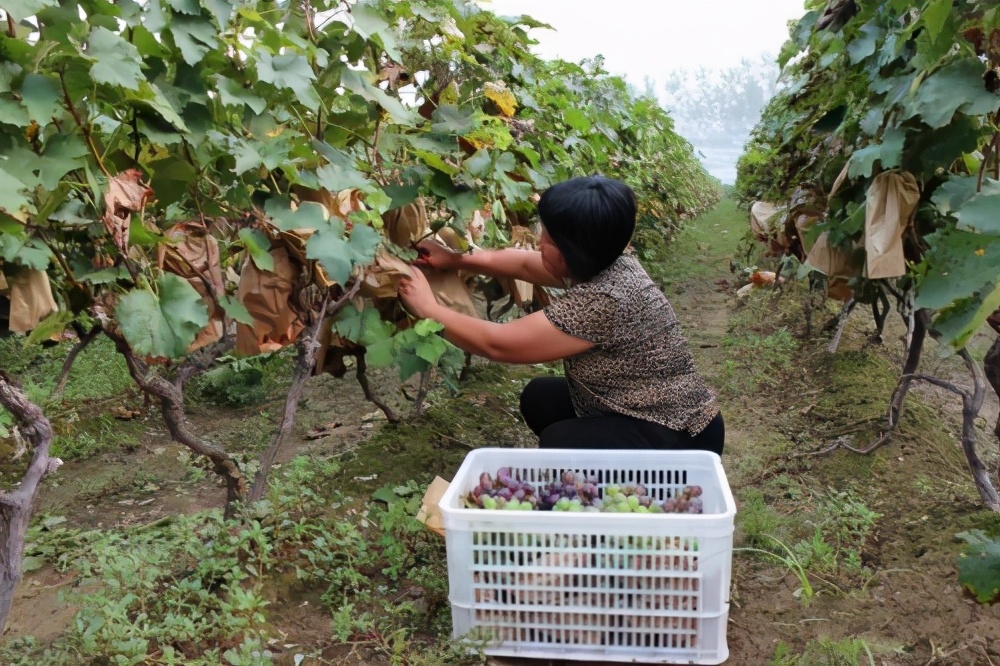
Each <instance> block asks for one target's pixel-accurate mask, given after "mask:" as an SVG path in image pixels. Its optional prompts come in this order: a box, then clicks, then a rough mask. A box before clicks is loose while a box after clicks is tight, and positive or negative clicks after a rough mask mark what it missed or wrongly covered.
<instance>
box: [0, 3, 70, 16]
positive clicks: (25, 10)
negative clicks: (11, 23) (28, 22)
mask: <svg viewBox="0 0 1000 666" xmlns="http://www.w3.org/2000/svg"><path fill="white" fill-rule="evenodd" d="M57 4H58V3H57V2H56V0H3V10H4V11H5V12H7V13H8V14H10V15H11V17H12V18H14V19H15V20H16V21H23V20H24V19H26V18H29V17H31V16H34V15H35V14H37V13H38V12H39V11H40V10H42V9H44V8H45V7H55V6H56V5H57Z"/></svg>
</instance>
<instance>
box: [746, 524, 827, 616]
mask: <svg viewBox="0 0 1000 666" xmlns="http://www.w3.org/2000/svg"><path fill="white" fill-rule="evenodd" d="M763 536H767V537H768V539H769V540H770V541H771V542H773V543H774V545H775V546H778V547H779V548H780V549H781V550H780V552H776V551H775V550H767V549H764V548H747V547H744V548H734V549H733V552H734V553H737V552H743V553H754V554H757V555H763V556H765V557H770V558H772V559H774V560H777V561H778V562H780V563H781V564H784V565H785V566H786V567H788V570H789V571H791V572H792V573H793V574H795V576H796V577H797V578H798V579H799V585H800V587H799V589H798V590H796V591H795V596H797V597H798V598H799V599H801V600H802V603H803V605H806V606H808V605H809V602H810V601H811V600H812V598H813V594H814V592H813V587H812V584H811V583H810V582H809V577H808V576H807V575H806V567H805V566H804V564H803V562H802V560H801V559H799V557H798V555H796V554H795V552H794V551H792V549H791V548H789V547H788V546H787V545H786V544H785V543H784V542H783V541H780V540H778V539H776V538H775V537H772V536H769V535H763Z"/></svg>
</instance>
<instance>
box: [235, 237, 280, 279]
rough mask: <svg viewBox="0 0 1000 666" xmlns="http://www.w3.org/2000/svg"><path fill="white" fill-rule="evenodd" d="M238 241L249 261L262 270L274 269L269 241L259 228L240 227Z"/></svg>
mask: <svg viewBox="0 0 1000 666" xmlns="http://www.w3.org/2000/svg"><path fill="white" fill-rule="evenodd" d="M239 238H240V241H242V243H243V247H245V248H246V250H247V253H248V254H249V255H250V259H251V261H253V263H254V265H255V266H257V268H259V269H260V270H262V271H272V272H273V271H274V257H272V256H271V241H270V240H269V239H268V237H267V234H265V233H264V232H263V231H261V230H260V229H248V228H246V227H244V228H243V229H240V233H239Z"/></svg>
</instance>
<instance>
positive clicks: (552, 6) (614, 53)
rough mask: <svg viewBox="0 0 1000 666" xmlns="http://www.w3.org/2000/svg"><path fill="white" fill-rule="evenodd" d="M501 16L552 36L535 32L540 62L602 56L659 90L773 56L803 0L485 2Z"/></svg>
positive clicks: (612, 65)
mask: <svg viewBox="0 0 1000 666" xmlns="http://www.w3.org/2000/svg"><path fill="white" fill-rule="evenodd" d="M480 4H481V5H482V6H483V7H485V8H487V9H489V10H490V11H492V12H493V13H495V14H500V15H504V16H509V15H514V16H516V15H520V14H528V15H529V16H532V17H534V18H536V19H538V20H540V21H543V22H545V23H548V24H549V25H551V26H552V27H553V28H555V30H534V31H532V36H533V37H534V38H535V39H537V40H538V41H539V45H538V47H536V49H537V51H538V53H539V55H541V56H543V57H546V58H553V57H559V58H563V59H564V60H570V61H574V62H575V61H579V60H580V59H581V58H588V57H591V56H594V55H596V54H601V55H603V56H604V58H605V66H606V67H607V69H608V71H610V72H611V73H613V74H620V75H624V76H625V78H626V79H628V80H629V82H630V83H632V84H633V85H636V86H638V87H640V88H641V87H642V85H643V80H644V77H646V76H650V77H652V78H653V79H654V80H656V82H657V85H656V88H657V91H658V92H659V90H660V88H661V84H662V81H663V80H664V75H665V74H666V72H669V71H670V70H674V69H689V70H690V69H696V68H698V67H700V66H705V67H707V68H708V69H722V68H725V67H729V66H732V65H736V64H738V63H739V61H740V58H743V57H749V58H751V59H756V58H757V56H758V55H760V54H761V53H765V52H766V53H770V54H772V55H776V54H777V53H778V50H779V49H780V48H781V45H782V43H783V42H784V41H785V39H786V38H787V37H788V21H789V20H791V19H797V18H800V17H801V16H802V15H803V14H804V13H805V11H804V9H803V0H600V1H598V0H492V1H490V2H487V1H486V0H482V1H481V3H480Z"/></svg>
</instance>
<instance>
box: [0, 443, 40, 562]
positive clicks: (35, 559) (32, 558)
mask: <svg viewBox="0 0 1000 666" xmlns="http://www.w3.org/2000/svg"><path fill="white" fill-rule="evenodd" d="M3 430H4V428H3V426H2V425H0V435H2V434H3ZM43 566H45V558H44V557H41V556H39V555H28V556H27V557H25V558H24V559H23V560H21V572H22V573H31V572H32V571H38V570H39V569H41V568H42V567H43Z"/></svg>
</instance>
